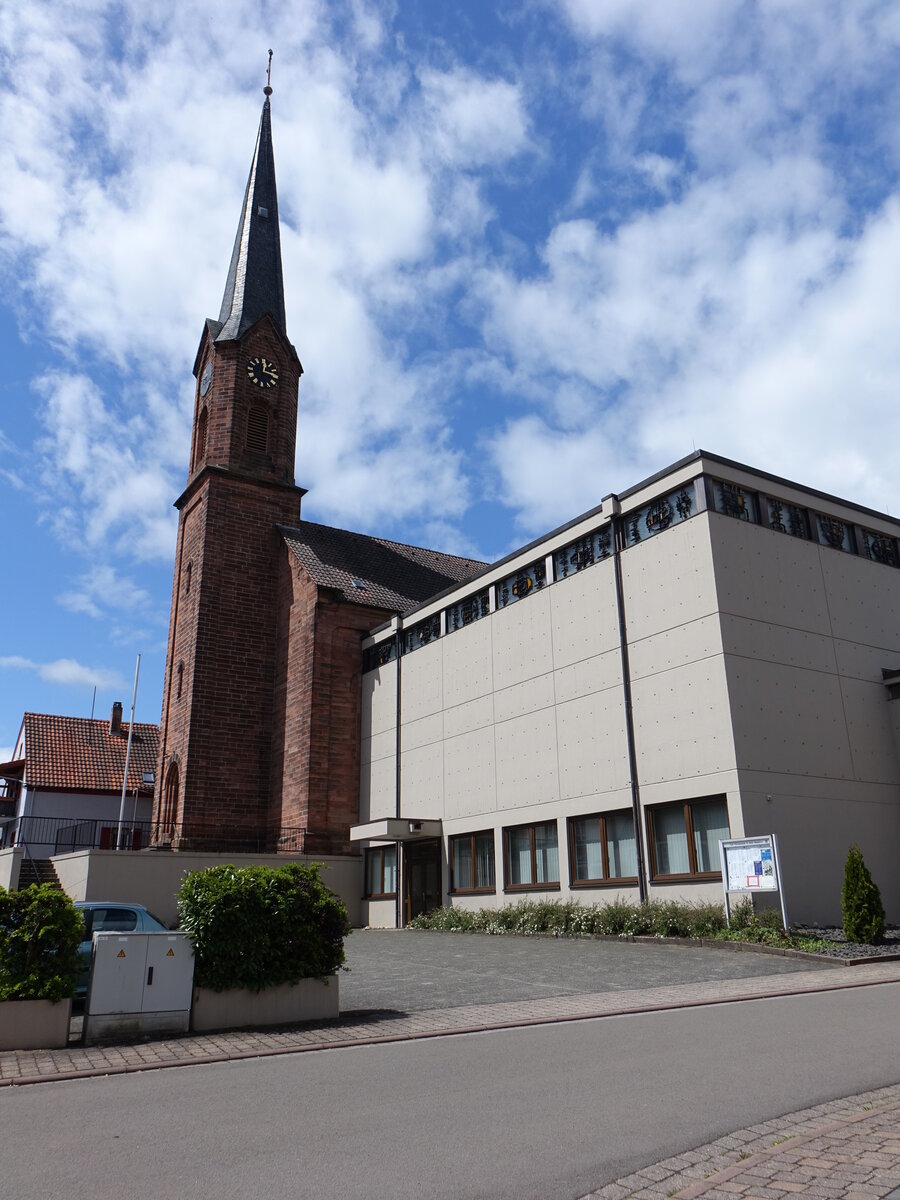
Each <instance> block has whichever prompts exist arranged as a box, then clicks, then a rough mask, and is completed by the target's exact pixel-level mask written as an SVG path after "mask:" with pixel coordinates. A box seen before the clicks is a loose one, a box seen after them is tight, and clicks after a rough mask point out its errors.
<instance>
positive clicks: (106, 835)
mask: <svg viewBox="0 0 900 1200" xmlns="http://www.w3.org/2000/svg"><path fill="white" fill-rule="evenodd" d="M128 733H129V725H128V723H127V722H123V721H122V705H121V704H120V703H118V702H116V703H115V704H114V705H113V707H112V713H111V715H110V718H109V720H92V719H88V718H84V717H62V716H55V715H50V714H48V713H25V715H24V717H23V718H22V727H21V729H20V730H19V736H18V738H17V739H16V746H15V752H14V754H13V758H12V760H11V761H10V762H7V763H0V851H3V850H5V849H8V848H10V847H13V846H16V847H19V848H21V850H22V866H21V869H20V880H19V882H20V884H21V885H25V884H26V883H29V882H32V876H34V875H35V872H34V870H33V869H32V864H33V862H34V861H38V862H40V861H41V860H44V859H47V858H50V857H51V856H52V855H55V854H65V853H66V852H67V851H71V850H80V849H86V848H97V849H115V848H116V843H117V841H118V840H119V834H118V822H119V811H120V808H121V804H122V780H123V776H124V772H125V759H126V754H127V756H128V783H127V787H126V789H125V811H124V822H123V826H122V845H123V846H126V847H127V848H128V849H139V848H140V846H142V845H146V843H147V841H148V836H149V829H150V810H151V806H152V802H153V772H154V770H155V768H156V758H157V755H158V753H159V727H158V726H157V725H149V724H139V723H137V722H136V723H135V726H134V736H133V737H132V738H131V749H130V751H129V750H128ZM2 882H3V879H2V878H0V883H2ZM11 882H12V883H13V885H15V880H12V881H11Z"/></svg>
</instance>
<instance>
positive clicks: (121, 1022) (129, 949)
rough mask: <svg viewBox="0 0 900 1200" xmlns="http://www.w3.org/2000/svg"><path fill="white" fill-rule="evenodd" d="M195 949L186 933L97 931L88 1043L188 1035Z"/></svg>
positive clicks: (88, 1009) (86, 1030)
mask: <svg viewBox="0 0 900 1200" xmlns="http://www.w3.org/2000/svg"><path fill="white" fill-rule="evenodd" d="M193 985H194V948H193V946H192V945H191V943H190V940H189V939H188V936H187V934H185V933H165V932H162V933H95V934H94V946H93V952H92V967H91V984H90V990H89V991H88V997H87V1002H86V1005H85V1012H84V1041H86V1042H96V1041H102V1040H105V1039H107V1038H113V1037H123V1036H128V1037H132V1036H137V1037H140V1036H141V1035H143V1034H148V1033H186V1032H187V1030H188V1027H189V1025H190V1015H191V998H192V995H193Z"/></svg>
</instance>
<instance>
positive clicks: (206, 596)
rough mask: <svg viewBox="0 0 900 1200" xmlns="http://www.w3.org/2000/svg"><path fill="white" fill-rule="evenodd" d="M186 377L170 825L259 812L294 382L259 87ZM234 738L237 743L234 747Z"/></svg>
mask: <svg viewBox="0 0 900 1200" xmlns="http://www.w3.org/2000/svg"><path fill="white" fill-rule="evenodd" d="M194 374H195V376H196V377H197V380H198V382H197V391H196V400H195V404H194V427H193V435H192V441H191V457H190V467H189V476H188V483H187V487H186V488H185V490H184V491H183V492H182V494H181V496H180V497H179V498H178V500H177V501H176V508H177V509H178V511H179V523H178V542H177V549H176V558H175V577H174V584H173V588H172V609H171V616H170V622H169V650H168V656H167V663H166V678H165V687H164V695H163V708H162V723H161V739H160V743H161V744H160V771H159V772H158V773H157V779H158V780H159V781H160V787H161V797H158V799H161V804H160V805H159V808H158V813H157V814H156V819H157V821H158V822H159V824H160V826H161V829H160V834H161V836H162V837H164V838H165V837H166V830H167V829H168V828H169V827H170V826H174V825H178V826H179V827H183V829H182V833H183V835H184V838H186V839H189V838H190V836H191V832H192V831H191V826H193V825H198V826H199V825H202V826H203V827H204V829H205V830H208V829H209V827H210V826H218V825H221V826H222V827H223V830H224V829H227V830H229V831H230V832H231V833H232V834H233V835H235V836H236V837H237V838H240V836H241V833H242V832H246V833H247V834H248V835H250V834H251V833H252V834H253V835H255V832H256V830H257V829H258V828H260V827H262V826H265V825H267V824H268V811H267V795H268V782H269V774H270V762H269V755H268V745H267V742H268V737H267V736H263V734H264V733H267V732H268V730H269V729H270V727H271V720H272V696H273V673H274V666H275V644H274V636H273V631H274V628H275V623H276V613H275V595H274V589H273V587H272V581H273V578H274V575H275V570H276V561H277V558H278V555H279V553H283V546H282V540H281V538H280V537H279V534H278V530H277V526H278V525H279V524H285V525H296V524H297V523H298V521H299V519H300V500H301V497H302V495H303V490H302V489H301V488H298V487H296V486H295V484H294V451H295V441H296V428H297V390H298V386H299V382H300V375H301V374H302V367H301V365H300V360H299V359H298V357H297V352H296V350H295V349H294V347H293V346H292V345H291V343H290V341H289V340H288V336H287V330H286V327H285V316H284V285H283V280H282V269H281V241H280V234H279V225H278V196H277V192H276V188H275V162H274V158H273V153H272V124H271V112H270V103H269V96H268V94H267V96H266V100H265V104H264V105H263V111H262V118H261V120H260V124H259V134H258V136H257V140H256V148H255V150H254V153H253V161H252V163H251V165H250V176H249V179H248V181H247V189H246V192H245V195H244V204H243V208H242V210H241V216H240V221H239V224H238V230H237V236H236V237H235V241H234V251H233V253H232V256H231V266H230V267H229V270H228V280H227V283H226V285H225V294H224V296H223V298H222V307H221V310H220V312H219V319H218V320H217V321H213V320H208V321H207V322H206V327H205V329H204V331H203V336H202V338H201V340H200V347H199V349H198V351H197V357H196V360H195V363H194ZM236 748H240V752H239V754H238V755H237V756H236V755H235V749H236Z"/></svg>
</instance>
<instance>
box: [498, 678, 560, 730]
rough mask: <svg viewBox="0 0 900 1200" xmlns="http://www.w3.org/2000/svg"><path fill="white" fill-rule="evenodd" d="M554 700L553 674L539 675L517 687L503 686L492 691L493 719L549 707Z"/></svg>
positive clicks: (499, 719) (507, 719)
mask: <svg viewBox="0 0 900 1200" xmlns="http://www.w3.org/2000/svg"><path fill="white" fill-rule="evenodd" d="M554 700H555V695H554V689H553V674H552V672H550V673H548V674H547V675H540V676H538V677H537V678H536V679H531V680H529V681H528V683H527V684H525V685H523V686H519V687H511V688H504V689H503V690H502V691H499V692H495V693H494V720H495V721H497V722H500V721H509V720H512V719H513V717H522V716H525V715H526V713H531V712H539V711H540V710H541V709H542V708H551V707H552V706H553V703H554Z"/></svg>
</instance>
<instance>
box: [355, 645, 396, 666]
mask: <svg viewBox="0 0 900 1200" xmlns="http://www.w3.org/2000/svg"><path fill="white" fill-rule="evenodd" d="M396 657H397V642H396V639H395V638H389V639H388V641H386V642H379V643H378V645H377V646H369V647H368V648H367V649H365V650H363V666H362V669H363V671H364V672H365V671H375V670H377V669H378V667H383V666H385V665H386V664H387V663H389V662H393V661H394V659H395V658H396Z"/></svg>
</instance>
